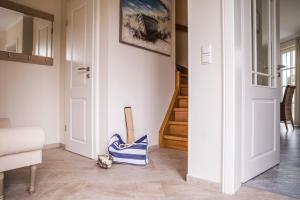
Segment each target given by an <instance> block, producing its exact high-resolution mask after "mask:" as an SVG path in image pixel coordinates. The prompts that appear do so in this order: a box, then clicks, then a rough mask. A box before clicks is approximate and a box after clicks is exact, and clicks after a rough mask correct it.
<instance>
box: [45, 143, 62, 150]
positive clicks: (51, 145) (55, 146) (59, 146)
mask: <svg viewBox="0 0 300 200" xmlns="http://www.w3.org/2000/svg"><path fill="white" fill-rule="evenodd" d="M56 148H65V144H62V143H53V144H46V145H44V148H43V150H47V149H56Z"/></svg>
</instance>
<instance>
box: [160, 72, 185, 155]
mask: <svg viewBox="0 0 300 200" xmlns="http://www.w3.org/2000/svg"><path fill="white" fill-rule="evenodd" d="M159 136H160V137H159V139H160V141H159V144H160V147H162V148H172V149H177V150H182V151H187V148H188V73H187V69H182V68H181V69H180V68H178V69H177V70H176V81H175V91H174V94H173V97H172V100H171V103H170V106H169V109H168V111H167V114H166V116H165V119H164V121H163V123H162V125H161V128H160V131H159Z"/></svg>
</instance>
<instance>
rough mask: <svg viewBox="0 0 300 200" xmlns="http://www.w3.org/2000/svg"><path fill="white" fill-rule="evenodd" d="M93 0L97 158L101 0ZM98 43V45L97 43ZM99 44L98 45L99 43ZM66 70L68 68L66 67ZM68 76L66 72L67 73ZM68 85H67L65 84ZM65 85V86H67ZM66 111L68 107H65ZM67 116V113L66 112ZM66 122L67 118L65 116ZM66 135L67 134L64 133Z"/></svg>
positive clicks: (95, 148) (95, 145)
mask: <svg viewBox="0 0 300 200" xmlns="http://www.w3.org/2000/svg"><path fill="white" fill-rule="evenodd" d="M92 1H93V9H94V12H93V44H92V48H93V51H92V52H93V55H92V66H93V69H92V98H91V99H92V117H91V120H92V140H93V141H92V144H93V147H92V148H93V149H92V151H93V159H95V160H96V159H97V156H98V155H99V144H100V142H99V111H100V110H99V104H100V103H99V99H100V91H99V68H100V56H99V54H100V53H99V52H100V48H99V47H100V36H99V35H100V34H99V33H100V13H99V11H100V1H95V0H92ZM95 44H96V45H95ZM97 44H98V45H97ZM65 70H66V69H65ZM64 76H66V72H65V75H64ZM65 86H66V85H65ZM65 86H64V87H65ZM65 112H66V109H65ZM65 116H66V114H65ZM64 121H65V124H66V118H65V120H64ZM64 136H65V137H66V134H64Z"/></svg>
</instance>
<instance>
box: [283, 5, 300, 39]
mask: <svg viewBox="0 0 300 200" xmlns="http://www.w3.org/2000/svg"><path fill="white" fill-rule="evenodd" d="M299 9H300V1H299V0H280V40H281V42H285V41H288V40H290V39H293V38H295V37H299V36H300V22H299V20H298V19H299V18H300V12H299Z"/></svg>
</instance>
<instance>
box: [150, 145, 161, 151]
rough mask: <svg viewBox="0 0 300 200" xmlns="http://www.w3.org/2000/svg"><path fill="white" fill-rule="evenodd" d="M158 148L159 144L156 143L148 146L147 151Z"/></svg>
mask: <svg viewBox="0 0 300 200" xmlns="http://www.w3.org/2000/svg"><path fill="white" fill-rule="evenodd" d="M158 149H159V145H158V144H156V145H152V146H149V147H148V152H152V151H156V150H158Z"/></svg>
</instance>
